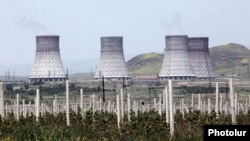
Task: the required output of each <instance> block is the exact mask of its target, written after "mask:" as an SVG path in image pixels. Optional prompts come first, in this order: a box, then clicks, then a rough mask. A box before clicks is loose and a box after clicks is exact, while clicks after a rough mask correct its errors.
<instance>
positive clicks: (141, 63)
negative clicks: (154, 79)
mask: <svg viewBox="0 0 250 141" xmlns="http://www.w3.org/2000/svg"><path fill="white" fill-rule="evenodd" d="M163 57H164V54H157V53H147V54H141V55H138V56H136V57H134V58H132V59H130V60H128V61H127V66H128V70H129V72H130V74H131V75H132V76H138V75H157V74H158V73H159V70H160V69H161V63H162V60H163Z"/></svg>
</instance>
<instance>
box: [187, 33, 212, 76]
mask: <svg viewBox="0 0 250 141" xmlns="http://www.w3.org/2000/svg"><path fill="white" fill-rule="evenodd" d="M208 40H209V39H208V37H192V38H188V49H189V57H190V62H191V64H192V66H193V70H194V73H195V75H196V77H197V78H198V79H208V78H214V77H215V76H214V71H213V68H212V63H211V59H210V55H209V49H208Z"/></svg>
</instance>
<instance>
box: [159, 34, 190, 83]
mask: <svg viewBox="0 0 250 141" xmlns="http://www.w3.org/2000/svg"><path fill="white" fill-rule="evenodd" d="M165 42H166V48H165V55H164V59H163V63H162V67H161V71H160V73H159V78H160V79H193V78H195V74H194V71H193V69H192V65H191V63H190V60H189V54H188V46H187V43H188V37H187V36H186V35H174V36H165Z"/></svg>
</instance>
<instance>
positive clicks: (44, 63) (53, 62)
mask: <svg viewBox="0 0 250 141" xmlns="http://www.w3.org/2000/svg"><path fill="white" fill-rule="evenodd" d="M29 79H30V81H31V82H34V81H65V79H66V76H65V72H64V68H63V64H62V61H61V56H60V48H59V36H52V35H51V36H37V37H36V56H35V61H34V64H33V68H32V71H31V75H30V77H29Z"/></svg>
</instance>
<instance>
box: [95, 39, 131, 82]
mask: <svg viewBox="0 0 250 141" xmlns="http://www.w3.org/2000/svg"><path fill="white" fill-rule="evenodd" d="M100 53H101V55H100V60H99V64H98V66H97V68H96V72H95V76H94V79H101V78H102V76H103V77H104V78H105V79H109V80H111V79H122V78H125V79H130V78H131V77H130V76H129V74H128V70H127V65H126V62H125V58H124V54H123V37H101V52H100Z"/></svg>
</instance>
